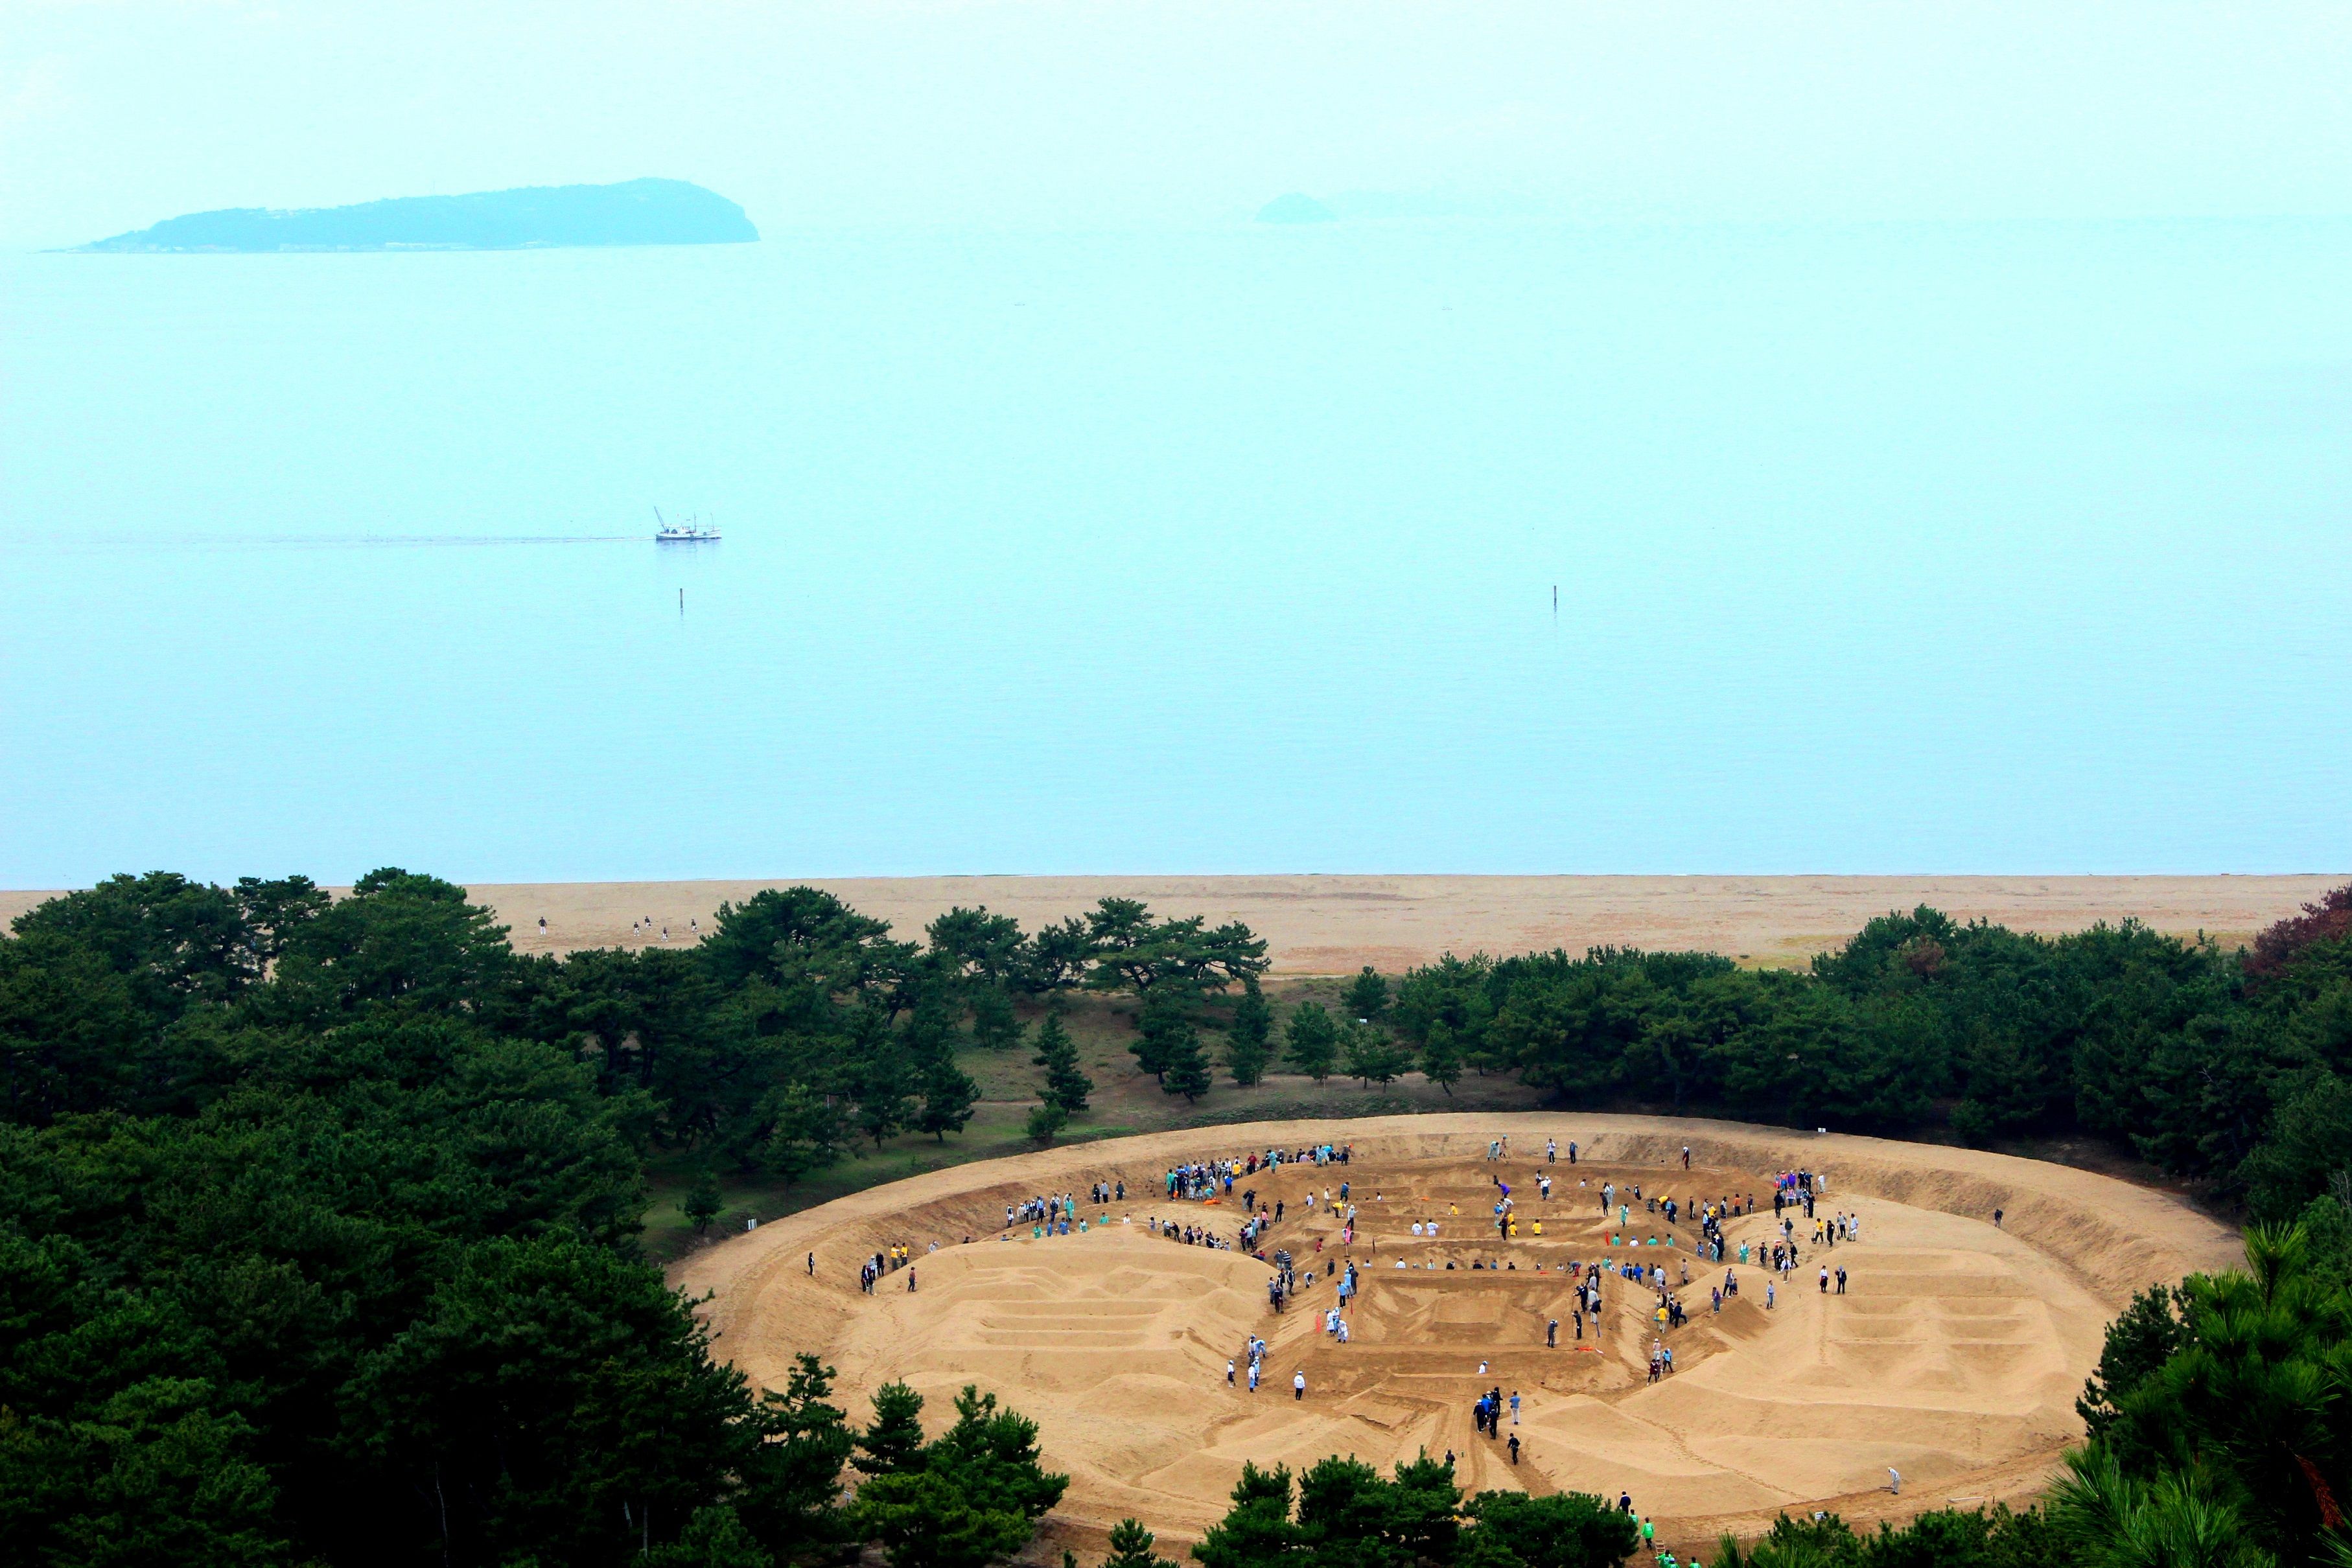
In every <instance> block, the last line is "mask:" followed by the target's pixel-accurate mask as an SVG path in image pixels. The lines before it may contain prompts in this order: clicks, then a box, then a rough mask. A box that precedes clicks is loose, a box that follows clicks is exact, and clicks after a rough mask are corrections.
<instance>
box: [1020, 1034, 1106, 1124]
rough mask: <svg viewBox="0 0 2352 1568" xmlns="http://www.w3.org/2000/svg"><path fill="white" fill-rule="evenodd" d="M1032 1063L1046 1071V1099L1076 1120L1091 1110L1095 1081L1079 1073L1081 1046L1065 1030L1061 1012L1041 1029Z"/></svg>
mask: <svg viewBox="0 0 2352 1568" xmlns="http://www.w3.org/2000/svg"><path fill="white" fill-rule="evenodd" d="M1030 1060H1031V1061H1034V1062H1035V1063H1036V1064H1037V1065H1038V1066H1040V1067H1042V1068H1044V1069H1045V1100H1046V1102H1047V1103H1049V1104H1053V1105H1057V1106H1059V1107H1060V1108H1061V1109H1062V1110H1063V1112H1065V1113H1066V1114H1069V1115H1073V1116H1075V1115H1076V1114H1077V1113H1079V1112H1081V1111H1083V1110H1085V1109H1086V1108H1087V1095H1089V1094H1091V1093H1093V1092H1094V1088H1095V1081H1094V1080H1093V1079H1091V1078H1089V1077H1087V1075H1086V1074H1085V1073H1084V1072H1081V1071H1078V1047H1077V1043H1076V1041H1075V1040H1071V1039H1070V1031H1069V1030H1066V1029H1064V1028H1063V1027H1062V1015H1061V1012H1060V1010H1059V1009H1055V1011H1053V1012H1049V1013H1047V1014H1046V1015H1045V1022H1044V1023H1041V1024H1039V1025H1038V1026H1037V1054H1036V1055H1034V1056H1033V1057H1031V1058H1030Z"/></svg>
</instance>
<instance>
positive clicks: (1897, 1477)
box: [1886, 1465, 1903, 1497]
mask: <svg viewBox="0 0 2352 1568" xmlns="http://www.w3.org/2000/svg"><path fill="white" fill-rule="evenodd" d="M1886 1490H1888V1491H1891V1492H1893V1493H1894V1494H1895V1496H1896V1497H1901V1496H1902V1495H1903V1472H1902V1471H1901V1470H1898V1469H1895V1467H1894V1466H1893V1465H1889V1466H1887V1467H1886Z"/></svg>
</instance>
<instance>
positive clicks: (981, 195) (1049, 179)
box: [0, 0, 2352, 249]
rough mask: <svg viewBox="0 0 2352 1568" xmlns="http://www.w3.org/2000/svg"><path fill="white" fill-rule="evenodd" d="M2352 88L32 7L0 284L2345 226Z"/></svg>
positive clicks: (3, 6)
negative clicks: (1084, 253)
mask: <svg viewBox="0 0 2352 1568" xmlns="http://www.w3.org/2000/svg"><path fill="white" fill-rule="evenodd" d="M2347 82H2352V4H2347V3H2346V0H2278V3H2266V0H2231V3H2229V4H2197V5H2189V4H2180V3H2178V0H2121V3H2084V0H2026V3H2016V0H1958V3H1955V0H1866V3H1862V4H1854V3H1848V0H1539V3H1535V4H1523V3H1519V0H1445V3H1442V4H1441V3H1436V0H928V3H921V0H784V3H781V4H778V3H767V0H762V3H758V4H753V3H748V0H744V3H737V0H667V3H659V0H561V3H552V4H551V3H546V0H520V3H513V4H503V3H494V4H488V5H485V4H482V3H481V0H465V3H463V4H439V3H434V0H425V3H419V0H401V3H398V4H391V5H386V4H383V3H381V0H368V3H364V4H341V3H336V4H300V3H291V0H289V3H284V4H250V3H245V0H219V3H210V0H0V247H5V248H14V249H25V248H37V247H44V246H59V245H70V244H77V243H79V242H81V241H85V240H88V239H91V238H96V237H99V236H100V235H109V234H113V233H118V232H121V231H122V230H125V229H131V228H136V227H142V226H143V225H147V224H149V223H152V222H154V221H156V220H158V219H161V218H163V217H167V216H171V215H173V214H178V213H183V212H192V211H201V210H205V209H208V208H214V207H225V206H310V205H329V204H339V203H344V202H354V201H365V200H371V199H374V198H377V197H383V196H393V195H416V194H425V193H437V192H456V191H466V190H484V189H497V188H502V187H506V186H512V185H522V184H551V183H575V182H603V181H610V180H623V179H630V178H635V177H636V176H640V175H648V174H651V175H661V176H667V177H673V178H678V179H687V180H692V181H695V182H697V183H701V184H705V185H708V186H709V187H711V188H712V189H714V190H717V191H719V192H721V193H724V194H726V195H729V196H730V197H732V198H734V199H735V200H737V201H739V202H740V203H742V204H743V205H744V206H745V207H746V208H747V209H748V210H749V211H750V213H751V217H752V219H753V221H754V222H756V223H758V224H760V225H761V226H762V228H763V229H765V230H771V231H772V230H778V229H790V228H793V227H836V226H852V227H855V226H866V225H883V226H887V225H1053V226H1066V225H1077V226H1091V225H1120V226H1129V225H1156V224H1171V225H1197V224H1208V223H1221V222H1227V221H1232V220H1234V219H1235V218H1236V217H1241V216H1246V215H1247V214H1250V213H1251V212H1253V211H1254V210H1255V208H1256V207H1257V206H1258V205H1259V204H1262V203H1264V202H1265V201H1266V200H1268V199H1270V198H1272V197H1274V196H1276V195H1278V194H1280V193H1284V192H1286V191H1290V190H1301V191H1306V192H1309V193H1317V194H1321V195H1327V196H1328V195H1331V194H1335V193H1345V192H1349V191H1371V192H1384V193H1402V194H1406V195H1413V196H1424V197H1433V198H1442V199H1444V200H1445V201H1448V202H1452V203H1454V204H1459V205H1462V206H1465V207H1467V208H1470V209H1473V210H1475V209H1476V208H1478V207H1480V206H1491V207H1493V208H1494V209H1496V210H1509V211H1528V210H1538V211H1542V212H1545V213H1549V214H1559V215H1560V216H1563V217H1567V218H1570V219H1577V220H1595V221H1612V220H1619V219H1652V218H1655V219H1664V220H1669V221H1696V222H1705V221H1716V220H1730V221H1832V222H1834V221H1853V220H1859V221H1871V220H1881V219H1931V220H1932V219H1983V218H1994V219H2003V218H2022V219H2084V218H2092V219H2097V218H2116V217H2137V216H2203V215H2261V214H2344V213H2352V156H2347V153H2352V91H2347V90H2346V87H2345V84H2346V83H2347Z"/></svg>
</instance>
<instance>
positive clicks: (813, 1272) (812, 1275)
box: [808, 1252, 816, 1280]
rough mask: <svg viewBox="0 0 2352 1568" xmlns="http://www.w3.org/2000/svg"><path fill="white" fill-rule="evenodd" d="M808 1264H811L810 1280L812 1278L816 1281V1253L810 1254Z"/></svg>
mask: <svg viewBox="0 0 2352 1568" xmlns="http://www.w3.org/2000/svg"><path fill="white" fill-rule="evenodd" d="M808 1263H809V1278H810V1279H812V1280H814V1279H815V1278H816V1254H815V1253H814V1252H812V1253H810V1254H809V1259H808Z"/></svg>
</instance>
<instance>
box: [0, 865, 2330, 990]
mask: <svg viewBox="0 0 2352 1568" xmlns="http://www.w3.org/2000/svg"><path fill="white" fill-rule="evenodd" d="M812 880H814V884H815V885H816V886H819V887H824V888H829V889H831V890H832V891H833V892H834V893H835V894H839V895H840V896H841V897H842V898H844V899H845V900H847V901H848V902H849V903H850V904H854V905H856V907H857V908H859V909H861V910H864V911H865V912H866V913H867V914H869V915H877V916H879V917H880V918H882V919H885V920H887V921H889V922H890V924H891V925H892V926H893V927H895V928H896V929H897V930H898V931H899V932H901V933H902V934H907V935H913V934H915V933H918V932H919V931H920V930H921V929H922V928H923V926H924V925H926V924H927V923H928V922H929V920H930V919H931V918H932V917H933V916H934V915H939V914H940V913H941V912H943V911H945V910H947V909H950V908H952V907H953V906H955V905H957V904H986V905H988V906H989V907H990V908H991V909H993V910H997V911H1000V912H1002V913H1003V914H1007V915H1015V916H1017V917H1019V919H1020V921H1021V923H1022V925H1024V926H1028V927H1031V928H1033V929H1034V927H1035V926H1037V925H1042V924H1045V923H1047V922H1050V921H1055V920H1059V919H1061V918H1063V917H1064V916H1065V915H1075V914H1076V913H1078V912H1079V911H1081V910H1084V909H1086V908H1087V907H1088V906H1089V905H1091V904H1094V902H1095V901H1096V900H1097V899H1099V898H1102V897H1104V896H1105V895H1107V894H1116V895H1118V896H1121V897H1130V898H1140V899H1144V900H1146V901H1148V902H1149V903H1150V904H1152V905H1153V906H1154V907H1155V908H1157V909H1160V910H1161V911H1162V912H1164V913H1170V914H1183V915H1208V916H1209V917H1210V918H1211V919H1212V920H1216V921H1223V920H1242V921H1246V922H1247V923H1248V924H1249V925H1250V926H1251V927H1252V928H1253V929H1255V931H1257V932H1258V933H1259V934H1260V935H1261V936H1265V938H1266V940H1267V943H1268V946H1269V949H1270V951H1271V953H1272V956H1273V958H1274V962H1275V967H1276V969H1278V970H1282V971H1285V972H1287V973H1291V974H1307V975H1316V974H1346V973H1352V972H1353V971H1354V970H1355V969H1357V968H1358V967H1360V966H1362V965H1365V964H1370V965H1373V966H1375V967H1379V968H1381V969H1384V970H1388V971H1390V972H1391V973H1393V972H1396V971H1398V970H1402V969H1404V968H1406V967H1410V966H1412V965H1414V964H1422V963H1426V962H1428V961H1429V960H1431V959H1432V958H1434V957H1436V956H1438V955H1439V954H1441V953H1444V952H1447V951H1452V952H1455V953H1461V954H1469V953H1474V952H1477V951H1480V950H1482V949H1483V950H1484V951H1486V952H1489V953H1496V954H1504V953H1524V952H1533V951H1539V950H1543V949H1547V948H1550V947H1565V948H1567V949H1568V950H1569V951H1570V952H1571V953H1579V952H1582V951H1583V950H1584V949H1585V948H1586V947H1589V946H1600V945H1604V944H1610V943H1615V944H1618V945H1621V946H1638V947H1652V948H1660V947H1672V948H1692V947H1696V948H1705V949H1707V950H1709V951H1713V952H1718V953H1727V954H1732V955H1737V956H1748V957H1752V958H1754V959H1756V960H1759V961H1764V962H1777V963H1790V962H1795V961H1801V960H1802V959H1803V958H1805V957H1807V956H1810V955H1811V954H1813V953H1817V952H1820V951H1822V950H1823V949H1825V948H1828V947H1832V946H1836V945H1837V944H1838V943H1840V942H1842V941H1843V940H1844V939H1845V938H1846V937H1848V936H1852V935H1853V933H1854V932H1855V931H1857V930H1859V929H1860V928H1861V927H1862V925H1863V923H1864V922H1865V921H1867V920H1869V919H1870V918H1871V917H1872V916H1874V915H1884V914H1885V913H1886V912H1887V911H1888V910H1890V909H1910V908H1912V907H1914V906H1916V905H1917V904H1934V905H1935V906H1936V907H1937V908H1938V909H1941V910H1944V911H1945V912H1947V913H1948V914H1951V915H1961V916H1967V917H1969V918H1978V917H1981V918H1984V919H1988V920H1994V921H1998V922H2000V923H2001V924H2002V925H2010V926H2013V927H2016V928H2018V929H2020V930H2026V931H2042V932H2060V931H2079V930H2081V929H2082V928H2084V926H2087V925H2091V924H2093V923H2094V922H2095V921H2101V920H2105V921H2108V922H2110V923H2112V922H2115V921H2119V920H2122V919H2124V918H2126V916H2135V917H2137V918H2138V919H2140V920H2142V921H2145V922H2146V923H2147V924H2148V925H2153V926H2155V927H2156V928H2157V929H2158V930H2161V931H2171V932H2179V933H2181V934H2184V935H2187V934H2192V933H2195V932H2199V931H2205V932H2210V933H2211V934H2213V935H2215V936H2220V937H2222V938H2223V939H2225V940H2227V941H2243V940H2244V939H2245V938H2246V937H2248V936H2251V935H2252V933H2253V932H2255V931H2258V930H2260V929H2261V928H2262V927H2263V926H2264V925H2269V924H2270V923H2271V922H2272V921H2273V920H2277V919H2280V918H2281V917H2283V916H2285V915H2292V914H2294V912H2295V910H2296V909H2298V908H2299V907H2301V906H2302V905H2303V904H2305V903H2306V902H2308V901H2310V900H2313V899H2315V898H2317V897H2319V896H2320V894H2323V893H2325V892H2326V890H2327V889H2328V888H2330V887H2335V886H2337V885H2340V884H2341V883H2343V882H2344V881H2345V880H2346V879H2345V878H2344V877H2343V876H2340V875H2339V876H1134V877H1116V876H915V877H861V878H848V879H840V878H835V879H812ZM789 881H790V879H784V880H779V881H770V882H642V883H630V882H608V883H477V884H475V885H474V887H473V890H472V891H473V894H474V896H475V897H477V898H478V899H482V900H484V901H486V902H488V904H491V905H492V906H493V907H494V908H496V909H497V910H498V912H499V918H500V919H502V920H503V921H505V922H506V923H507V925H509V926H510V927H512V929H513V934H514V942H515V945H516V946H518V947H520V948H521V949H523V950H524V951H526V952H566V951H570V950H571V949H572V948H575V947H609V946H636V945H645V944H648V943H653V944H658V943H659V942H660V941H662V940H664V937H663V936H662V932H663V928H664V927H667V933H668V934H667V940H668V941H670V942H673V943H683V942H686V941H688V940H690V938H691V936H692V934H693V932H694V931H695V930H696V929H698V928H702V929H707V928H708V927H709V924H710V917H711V915H712V914H713V913H714V912H715V911H716V910H717V909H718V907H719V904H720V903H721V902H722V901H729V900H731V901H735V902H740V901H741V900H743V899H746V898H749V897H750V896H751V894H754V893H757V892H758V891H760V890H761V888H763V887H782V886H785V885H788V884H789ZM50 896H52V895H51V894H46V893H0V921H5V920H6V919H10V918H13V917H14V916H15V915H17V914H19V913H21V912H22V911H23V910H25V909H27V908H30V907H31V906H32V905H33V904H37V903H38V902H40V900H42V899H44V898H47V897H50ZM541 918H544V919H545V920H546V921H547V925H548V928H547V933H546V935H545V936H541V934H540V929H539V922H540V920H541ZM633 921H635V922H640V923H641V924H640V925H639V929H638V930H637V931H635V932H632V931H631V930H630V924H631V922H633ZM690 922H691V923H694V924H689V923H690Z"/></svg>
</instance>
